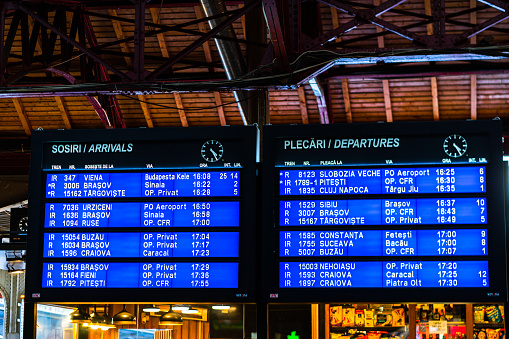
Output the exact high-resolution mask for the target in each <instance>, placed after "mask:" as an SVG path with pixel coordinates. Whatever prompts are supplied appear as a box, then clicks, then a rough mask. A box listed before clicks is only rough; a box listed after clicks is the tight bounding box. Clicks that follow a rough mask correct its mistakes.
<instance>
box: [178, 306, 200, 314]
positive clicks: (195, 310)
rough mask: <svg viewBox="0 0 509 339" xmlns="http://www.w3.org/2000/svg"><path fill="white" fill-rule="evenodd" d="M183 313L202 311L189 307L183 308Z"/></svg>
mask: <svg viewBox="0 0 509 339" xmlns="http://www.w3.org/2000/svg"><path fill="white" fill-rule="evenodd" d="M182 313H184V314H196V313H200V311H198V310H197V309H196V308H192V307H189V309H187V310H183V311H182Z"/></svg>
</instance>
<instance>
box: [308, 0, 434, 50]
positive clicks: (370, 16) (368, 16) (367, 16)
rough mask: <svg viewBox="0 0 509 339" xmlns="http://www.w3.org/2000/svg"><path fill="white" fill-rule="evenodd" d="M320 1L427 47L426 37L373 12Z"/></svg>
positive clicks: (332, 1)
mask: <svg viewBox="0 0 509 339" xmlns="http://www.w3.org/2000/svg"><path fill="white" fill-rule="evenodd" d="M318 1H319V2H321V3H324V4H326V5H329V6H332V7H334V8H336V9H338V10H340V11H343V12H345V13H347V14H349V15H352V16H354V17H356V18H360V19H363V20H366V21H369V22H371V23H372V24H374V25H377V26H380V27H382V28H384V29H386V30H388V31H391V32H392V33H394V34H397V35H399V36H401V37H403V38H405V39H408V40H411V41H413V42H415V43H417V44H420V45H427V39H426V37H424V36H420V35H418V34H415V33H413V32H410V31H408V30H406V29H403V28H401V27H398V26H396V25H394V24H392V23H390V22H387V21H385V20H382V19H379V18H377V17H376V15H374V13H372V12H365V11H362V10H359V9H357V8H355V7H353V6H350V5H347V4H345V3H343V2H341V1H338V0H318Z"/></svg>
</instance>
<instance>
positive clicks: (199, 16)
mask: <svg viewBox="0 0 509 339" xmlns="http://www.w3.org/2000/svg"><path fill="white" fill-rule="evenodd" d="M194 13H195V14H196V19H198V20H199V19H203V18H204V17H205V14H204V13H203V9H202V8H201V6H194ZM198 29H199V30H200V32H202V33H207V32H208V31H207V28H206V27H205V23H204V22H200V23H198ZM202 46H203V53H205V60H207V62H209V63H212V52H211V50H210V43H209V42H208V41H205V42H204V43H203V45H202ZM220 71H221V69H220V68H214V72H220Z"/></svg>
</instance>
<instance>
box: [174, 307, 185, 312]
mask: <svg viewBox="0 0 509 339" xmlns="http://www.w3.org/2000/svg"><path fill="white" fill-rule="evenodd" d="M188 309H189V306H173V307H172V310H174V311H180V312H182V311H185V310H188Z"/></svg>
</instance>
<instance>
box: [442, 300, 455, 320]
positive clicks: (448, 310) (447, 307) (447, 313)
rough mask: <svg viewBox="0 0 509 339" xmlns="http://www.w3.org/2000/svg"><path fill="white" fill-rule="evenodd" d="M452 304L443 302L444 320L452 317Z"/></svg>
mask: <svg viewBox="0 0 509 339" xmlns="http://www.w3.org/2000/svg"><path fill="white" fill-rule="evenodd" d="M453 307H454V306H453V305H452V304H445V307H444V312H445V320H447V321H450V320H451V319H452V318H454V314H453V309H452V308H453Z"/></svg>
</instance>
